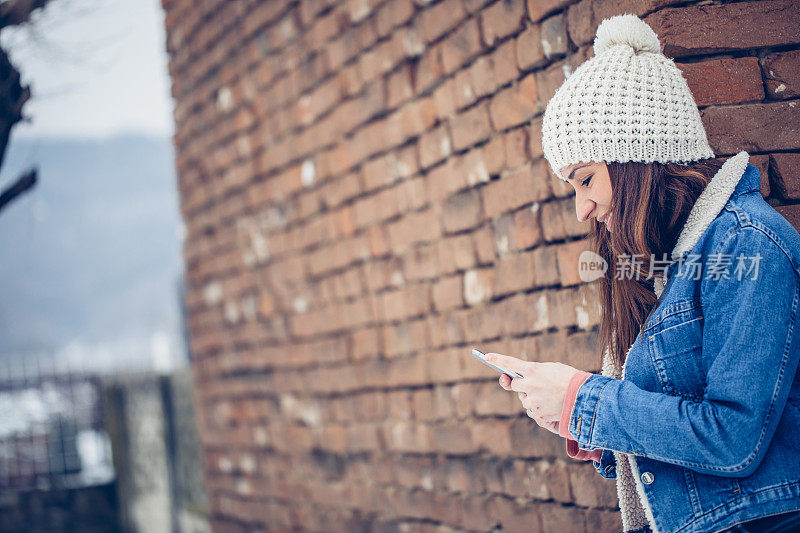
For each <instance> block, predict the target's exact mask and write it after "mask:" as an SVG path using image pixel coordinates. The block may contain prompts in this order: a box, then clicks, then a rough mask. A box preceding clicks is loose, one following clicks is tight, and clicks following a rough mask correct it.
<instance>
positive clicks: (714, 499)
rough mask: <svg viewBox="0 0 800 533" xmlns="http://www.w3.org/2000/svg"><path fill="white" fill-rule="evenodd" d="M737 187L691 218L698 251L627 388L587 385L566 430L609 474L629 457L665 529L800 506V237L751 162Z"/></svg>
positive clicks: (644, 331) (655, 315) (645, 336)
mask: <svg viewBox="0 0 800 533" xmlns="http://www.w3.org/2000/svg"><path fill="white" fill-rule="evenodd" d="M742 154H744V156H745V157H746V153H745V152H740V154H739V155H740V156H741V155H742ZM745 161H746V159H745ZM712 184H713V180H712ZM712 184H709V186H708V187H711V185H712ZM708 187H707V188H708ZM730 189H732V192H731V190H730ZM730 189H728V190H725V188H724V187H723V188H720V190H719V191H716V192H715V195H716V196H717V197H716V198H712V203H713V202H714V201H715V202H717V204H718V206H717V210H719V211H718V214H717V213H716V211H715V210H714V208H713V206H712V205H709V206H708V207H705V206H701V207H702V208H703V209H706V212H705V213H704V215H705V219H703V217H702V216H701V217H700V218H693V217H692V215H690V217H689V220H688V221H687V226H688V227H689V228H688V229H689V231H688V232H687V233H688V234H691V233H692V232H694V233H695V236H694V239H690V242H691V241H694V240H696V242H695V243H694V244H693V246H692V247H691V248H690V249H686V250H682V251H681V253H680V254H678V255H673V258H675V257H677V260H675V262H673V263H672V264H670V265H669V267H668V268H667V269H666V278H667V282H666V286H664V287H663V290H662V291H661V295H660V297H659V299H658V302H657V303H656V306H655V308H654V309H653V311H652V312H651V314H650V316H649V317H648V318H647V319H646V320H645V322H644V324H643V327H642V328H641V330H640V332H639V334H638V336H637V337H636V340H635V342H634V343H633V344H632V345H631V348H630V350H629V352H628V355H627V359H626V363H625V372H624V373H623V376H622V377H623V379H612V378H611V377H607V376H605V375H597V374H593V375H592V376H591V377H589V379H587V380H586V382H584V384H583V385H582V386H581V387H580V389H579V390H578V393H577V396H576V399H575V407H574V409H573V411H572V415H571V417H570V421H569V431H570V433H571V434H572V435H574V436H575V440H577V442H578V446H579V447H580V448H581V449H584V450H593V449H597V448H602V449H603V450H604V451H603V453H602V456H601V459H600V462H596V461H595V462H593V464H594V466H595V468H596V469H597V471H598V473H599V474H600V475H601V476H603V477H604V478H609V479H613V478H615V477H616V473H615V466H616V460H615V457H614V454H613V452H612V450H616V451H618V452H624V453H628V454H631V455H633V456H634V462H635V464H636V465H637V466H638V472H636V473H635V476H638V478H637V480H636V483H637V485H639V490H643V492H644V495H645V496H646V501H643V502H642V503H643V505H644V507H645V508H646V510H647V512H648V515H649V516H648V520H649V521H650V522H651V524H654V525H655V528H656V530H657V531H659V532H673V533H678V532H716V531H721V530H723V529H725V528H728V527H731V526H733V525H735V524H738V523H741V522H745V521H748V520H752V519H755V518H758V517H762V516H766V515H772V514H779V513H783V512H788V511H792V510H796V509H800V460H799V458H800V379H798V376H797V375H798V372H797V370H798V360H799V359H800V331H798V330H799V329H800V319H799V318H798V313H799V309H800V234H798V232H797V230H796V229H795V228H794V227H793V226H792V225H791V224H790V223H789V222H788V221H787V220H786V219H785V218H784V217H783V216H781V215H780V213H778V212H777V211H776V210H775V209H773V208H772V207H771V206H770V205H769V204H768V203H767V202H766V201H765V200H764V199H763V198H762V196H761V194H760V190H761V179H760V174H759V170H758V169H757V168H756V167H755V166H753V165H752V164H750V163H747V164H746V167H745V170H744V172H743V173H741V176H740V177H737V181H736V182H735V188H734V185H733V184H731V185H730ZM720 195H724V197H722V198H720V197H719V196H720ZM720 207H721V209H720ZM701 211H702V209H701ZM701 214H703V213H701ZM681 235H682V237H683V235H684V233H683V232H682V234H681ZM678 242H679V243H680V242H681V239H680V238H679V241H678ZM678 248H679V247H677V246H676V249H678ZM679 251H680V250H679ZM715 254H716V255H715ZM759 257H760V259H759ZM740 258H741V259H740ZM698 263H699V266H698ZM739 264H743V266H744V268H742V267H738V269H737V265H739ZM756 264H757V265H758V267H757V271H754V265H756ZM692 265H694V267H692ZM726 265H727V266H726ZM748 268H749V270H748ZM640 482H641V484H640Z"/></svg>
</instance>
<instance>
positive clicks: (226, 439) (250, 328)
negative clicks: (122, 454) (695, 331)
mask: <svg viewBox="0 0 800 533" xmlns="http://www.w3.org/2000/svg"><path fill="white" fill-rule="evenodd" d="M163 3H164V8H165V10H166V16H167V18H166V27H167V32H168V44H167V46H168V50H169V53H170V72H171V75H172V80H173V94H174V97H175V99H176V107H175V121H176V124H177V130H176V134H175V138H174V142H175V146H176V149H177V168H178V175H179V187H180V192H181V210H182V213H183V217H184V220H185V223H186V229H187V234H186V245H185V251H184V255H185V264H186V271H187V280H188V284H189V292H188V296H187V299H186V303H187V306H188V309H189V326H190V334H191V349H192V351H193V353H194V356H195V357H196V360H195V362H194V366H193V368H194V371H195V375H196V379H197V383H198V384H199V391H198V398H199V399H198V402H199V406H198V409H199V413H200V419H201V422H200V424H201V428H200V429H201V433H202V438H203V443H204V448H205V476H206V481H207V486H208V491H209V496H210V501H211V508H212V522H213V524H214V525H215V530H216V531H239V530H242V531H252V530H255V529H257V528H262V529H266V530H289V529H291V528H298V529H303V530H327V531H335V530H336V531H345V530H346V531H352V530H356V529H358V530H361V529H367V530H379V531H381V530H385V531H396V530H403V531H438V529H437V527H438V526H440V525H447V526H450V527H453V528H456V529H458V528H471V529H478V530H487V529H490V528H492V527H494V526H497V525H502V529H503V530H504V531H517V530H524V531H539V530H544V531H556V530H557V531H592V532H594V531H615V530H619V529H620V526H621V523H620V519H619V512H618V509H617V499H616V486H615V483H614V482H613V481H610V480H604V479H602V478H600V476H598V475H597V473H596V472H595V470H594V468H593V467H592V466H591V464H589V463H583V462H577V461H574V460H572V459H570V458H569V457H568V456H566V454H565V451H564V442H563V439H561V438H560V437H557V436H555V435H553V434H552V433H549V432H548V431H546V430H543V429H540V428H539V427H538V426H537V425H536V424H535V423H533V421H531V420H530V419H529V418H527V416H526V415H525V413H524V411H523V409H522V408H521V405H520V404H519V400H518V399H517V397H516V395H515V394H513V393H508V392H505V391H503V390H501V389H500V387H499V386H498V383H497V379H496V378H497V376H496V375H495V374H493V373H492V372H491V371H490V370H488V369H486V368H485V367H484V366H482V365H480V364H478V363H477V362H475V361H474V360H473V359H472V358H471V357H470V356H469V354H468V351H469V348H470V347H472V346H478V347H480V348H482V349H483V350H484V351H498V352H502V353H508V354H514V355H519V356H523V357H527V358H529V359H531V360H543V361H551V360H556V361H562V362H564V363H567V364H570V365H573V366H576V367H578V368H581V369H585V370H590V371H599V367H600V349H599V347H598V345H597V342H596V338H597V337H596V329H597V323H598V313H597V300H596V298H595V293H594V290H595V288H596V287H595V285H594V284H591V285H587V284H582V283H581V282H580V279H579V278H578V277H577V275H576V272H575V271H576V268H575V265H576V257H577V255H578V254H579V253H580V251H581V250H583V249H584V248H585V241H584V238H585V236H586V233H587V231H588V223H587V224H579V223H577V221H576V217H575V210H574V203H573V198H572V194H571V192H572V189H571V188H569V187H568V186H565V184H563V183H562V182H561V181H560V180H557V179H556V178H555V177H553V176H551V175H549V174H548V166H547V164H546V162H545V161H544V159H543V158H542V149H541V139H540V125H541V117H542V112H543V110H544V107H545V104H546V102H547V101H548V99H549V98H550V97H551V96H552V94H553V93H554V91H555V90H556V88H557V87H558V86H559V85H560V84H561V83H562V82H563V80H564V76H565V72H569V71H570V70H571V69H574V68H575V67H576V66H577V65H579V64H580V63H582V62H583V61H584V60H585V59H586V58H588V57H590V56H591V54H592V51H591V43H592V39H593V37H594V31H595V29H596V27H597V25H598V24H599V22H600V21H601V20H602V19H603V18H606V17H608V16H611V15H615V14H619V13H623V12H635V13H637V14H639V15H642V16H644V15H647V16H646V18H645V20H646V21H647V22H648V23H649V24H651V25H652V26H653V28H654V29H655V30H656V32H657V33H658V34H659V36H660V38H661V41H662V43H663V45H664V47H665V53H667V54H668V55H670V56H672V57H675V58H676V61H677V62H678V63H679V66H680V68H681V69H682V70H683V71H684V73H685V75H686V78H687V79H688V81H689V85H690V87H691V89H692V91H693V92H694V94H695V97H696V99H697V101H698V104H699V105H700V107H701V111H702V116H703V121H704V123H705V124H706V126H707V128H708V132H709V136H710V142H711V145H712V148H713V149H714V150H715V152H716V153H717V154H718V155H721V156H723V155H733V154H735V153H736V152H737V151H739V150H741V149H744V150H747V151H748V152H750V153H751V154H752V156H753V158H752V160H753V162H755V163H756V164H757V166H758V167H759V168H760V169H761V172H762V175H763V176H764V182H763V194H764V196H765V197H767V198H768V200H769V201H770V202H771V203H772V204H773V205H776V206H779V207H778V208H779V209H780V210H781V212H783V213H784V215H785V216H786V217H787V218H789V219H791V220H793V222H794V223H795V224H796V225H798V226H800V207H799V206H798V202H800V114H799V113H798V110H799V106H798V104H799V103H800V99H799V98H798V96H799V95H800V78H799V77H798V72H800V8H799V7H798V5H800V4H798V2H794V1H792V0H768V1H760V2H755V1H751V2H726V3H723V4H717V3H715V4H708V3H706V2H704V4H705V5H686V2H683V1H682V2H678V1H671V0H615V1H591V0H579V1H574V0H529V1H528V2H527V4H526V3H525V2H523V1H492V2H486V1H485V0H483V1H479V0H442V1H439V2H427V1H422V0H418V1H416V2H412V1H410V0H396V1H393V0H388V1H380V0H352V1H348V2H335V3H331V2H327V3H329V4H331V5H325V4H326V2H323V1H322V0H304V1H300V2H283V1H269V2H264V1H256V0H248V1H230V0H206V1H203V2H196V1H191V0H164V2H163ZM679 3H680V4H682V5H681V6H680V7H675V6H674V4H679ZM781 206H783V207H781Z"/></svg>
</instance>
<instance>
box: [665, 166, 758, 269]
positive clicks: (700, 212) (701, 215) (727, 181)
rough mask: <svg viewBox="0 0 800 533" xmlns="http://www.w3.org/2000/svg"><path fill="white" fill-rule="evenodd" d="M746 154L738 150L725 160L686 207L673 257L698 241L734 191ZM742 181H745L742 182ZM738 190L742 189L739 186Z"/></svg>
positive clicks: (740, 175)
mask: <svg viewBox="0 0 800 533" xmlns="http://www.w3.org/2000/svg"><path fill="white" fill-rule="evenodd" d="M749 158H750V156H749V155H748V154H747V152H745V151H741V152H739V153H738V154H736V155H735V156H733V157H731V158H729V159H728V160H727V161H725V163H724V164H723V165H722V167H720V169H719V170H718V171H717V173H716V174H714V177H713V178H711V181H710V182H709V183H708V185H706V188H705V189H703V192H702V193H700V196H698V197H697V200H696V201H695V203H694V205H693V206H692V210H691V211H689V217H688V218H687V219H686V222H685V223H684V224H683V229H681V233H680V235H679V236H678V241H677V242H676V243H675V248H674V249H673V250H672V257H673V258H677V257H678V256H681V255H683V254H684V253H686V252H688V251H690V250H691V249H692V248H693V247H694V245H695V244H697V241H698V240H700V236H701V235H702V234H703V232H704V231H705V230H706V228H707V227H708V225H709V224H711V222H712V221H713V220H714V219H715V218H716V217H717V215H718V214H719V212H720V211H722V208H723V207H725V204H726V203H727V202H728V199H729V198H730V197H731V195H733V193H734V190H736V186H737V184H738V183H739V179H740V178H741V177H742V175H743V174H744V171H745V169H746V168H747V163H748V160H749ZM742 185H746V184H744V183H743V184H742ZM740 191H741V192H745V191H743V190H741V188H740Z"/></svg>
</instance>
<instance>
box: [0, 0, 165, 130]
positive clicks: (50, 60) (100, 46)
mask: <svg viewBox="0 0 800 533" xmlns="http://www.w3.org/2000/svg"><path fill="white" fill-rule="evenodd" d="M31 22H32V23H31V24H29V25H27V26H25V27H21V28H16V27H12V28H6V29H4V30H3V31H2V33H1V34H0V42H2V43H3V46H4V48H5V49H6V50H7V51H8V52H9V55H10V56H11V61H12V62H13V63H14V65H15V66H16V68H17V70H19V71H20V73H21V75H22V83H23V84H30V85H31V98H30V100H28V102H27V103H26V104H25V106H24V108H23V114H24V115H26V116H30V117H31V118H32V119H33V120H32V121H31V123H20V124H17V126H16V127H15V128H14V130H12V131H13V133H12V137H24V138H41V137H68V138H71V139H76V138H89V139H99V138H105V137H109V136H113V135H117V134H123V133H139V134H146V135H153V136H159V137H167V138H168V137H170V136H171V135H172V131H173V130H172V128H173V124H172V109H173V107H172V106H173V104H172V97H171V95H170V84H169V75H168V70H167V53H166V45H165V32H164V12H163V10H162V9H161V4H160V1H159V0H51V1H50V4H48V5H47V6H46V7H45V8H44V10H42V11H40V12H38V13H37V14H36V15H35V16H34V17H33V18H32V21H31Z"/></svg>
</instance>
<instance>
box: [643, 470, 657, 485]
mask: <svg viewBox="0 0 800 533" xmlns="http://www.w3.org/2000/svg"><path fill="white" fill-rule="evenodd" d="M653 479H655V476H653V474H651V473H650V472H645V473H644V474H642V483H644V484H645V485H649V484H650V483H652V482H653Z"/></svg>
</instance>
